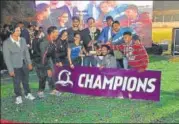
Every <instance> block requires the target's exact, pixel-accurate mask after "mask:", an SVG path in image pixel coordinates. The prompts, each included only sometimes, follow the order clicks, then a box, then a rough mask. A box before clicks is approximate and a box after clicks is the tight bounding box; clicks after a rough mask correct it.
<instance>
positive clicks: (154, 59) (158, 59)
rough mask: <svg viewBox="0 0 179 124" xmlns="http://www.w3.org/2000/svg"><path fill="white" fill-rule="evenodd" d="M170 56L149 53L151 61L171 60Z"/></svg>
mask: <svg viewBox="0 0 179 124" xmlns="http://www.w3.org/2000/svg"><path fill="white" fill-rule="evenodd" d="M170 58H171V56H160V55H149V61H150V63H152V62H158V61H169V59H170Z"/></svg>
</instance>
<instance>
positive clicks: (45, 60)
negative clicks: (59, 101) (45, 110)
mask: <svg viewBox="0 0 179 124" xmlns="http://www.w3.org/2000/svg"><path fill="white" fill-rule="evenodd" d="M47 34H48V35H47V36H46V37H45V38H44V39H42V40H43V41H42V42H41V43H40V52H41V53H40V54H41V60H42V68H41V69H39V71H40V73H41V78H42V79H41V80H42V81H41V82H39V92H38V95H39V96H40V97H43V96H44V90H45V82H46V80H48V83H49V87H50V89H51V93H50V94H52V95H58V94H59V92H58V91H57V90H55V85H54V80H53V78H52V71H53V64H52V59H53V58H54V54H53V53H54V52H53V51H54V47H53V46H54V41H55V40H56V39H57V37H58V30H57V27H55V26H51V27H49V28H48V29H47Z"/></svg>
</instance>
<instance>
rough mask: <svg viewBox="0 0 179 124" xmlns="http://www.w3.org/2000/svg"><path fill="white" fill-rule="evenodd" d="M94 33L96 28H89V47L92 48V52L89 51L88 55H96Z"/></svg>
mask: <svg viewBox="0 0 179 124" xmlns="http://www.w3.org/2000/svg"><path fill="white" fill-rule="evenodd" d="M95 32H96V27H92V28H90V36H91V42H90V45H91V47H92V50H91V51H90V54H96V51H95V47H94V43H95V42H94V41H95Z"/></svg>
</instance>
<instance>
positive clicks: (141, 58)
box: [110, 41, 149, 71]
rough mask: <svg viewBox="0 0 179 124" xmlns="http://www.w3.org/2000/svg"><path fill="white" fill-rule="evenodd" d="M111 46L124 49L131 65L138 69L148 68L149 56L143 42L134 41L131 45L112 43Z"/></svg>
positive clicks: (115, 48)
mask: <svg viewBox="0 0 179 124" xmlns="http://www.w3.org/2000/svg"><path fill="white" fill-rule="evenodd" d="M110 47H111V49H113V50H120V51H122V52H123V54H124V56H126V57H127V59H128V64H129V66H130V67H132V68H134V69H136V70H138V71H139V70H146V69H147V66H148V63H149V58H148V54H147V52H146V50H145V48H144V46H143V45H142V44H141V43H139V42H137V41H132V42H131V44H129V45H126V44H121V45H110Z"/></svg>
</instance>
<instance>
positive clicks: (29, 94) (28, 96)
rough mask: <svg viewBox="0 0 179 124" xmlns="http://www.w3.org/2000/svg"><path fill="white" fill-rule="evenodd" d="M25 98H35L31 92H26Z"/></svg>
mask: <svg viewBox="0 0 179 124" xmlns="http://www.w3.org/2000/svg"><path fill="white" fill-rule="evenodd" d="M25 98H26V99H29V100H34V99H35V97H34V96H32V94H31V93H28V94H27V96H25Z"/></svg>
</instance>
